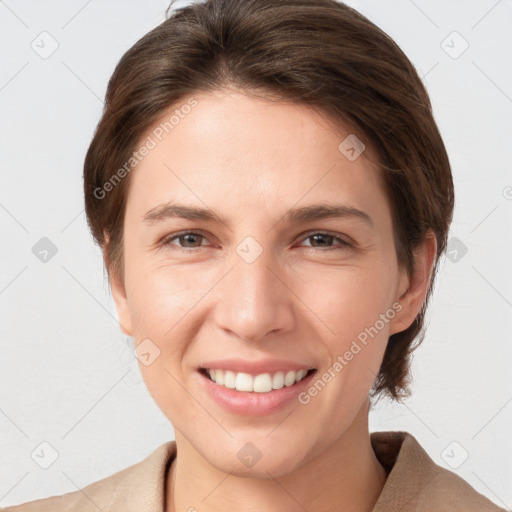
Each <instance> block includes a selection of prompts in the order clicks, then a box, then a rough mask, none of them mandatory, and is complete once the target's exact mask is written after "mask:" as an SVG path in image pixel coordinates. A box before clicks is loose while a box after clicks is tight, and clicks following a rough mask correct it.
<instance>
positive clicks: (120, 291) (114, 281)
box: [102, 236, 133, 336]
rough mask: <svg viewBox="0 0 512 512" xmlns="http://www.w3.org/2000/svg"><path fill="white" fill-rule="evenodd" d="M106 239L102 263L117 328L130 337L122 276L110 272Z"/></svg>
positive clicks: (128, 313)
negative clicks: (105, 270) (106, 274)
mask: <svg viewBox="0 0 512 512" xmlns="http://www.w3.org/2000/svg"><path fill="white" fill-rule="evenodd" d="M107 247H108V237H107V236H105V243H104V245H103V249H102V251H103V262H104V264H105V268H106V269H107V272H108V281H109V284H110V288H111V290H112V297H113V298H114V303H115V305H116V310H117V316H118V318H119V327H120V328H121V331H122V332H123V333H124V334H126V335H127V336H132V335H133V334H132V332H133V329H132V319H131V314H130V308H129V307H128V299H127V296H126V287H125V284H124V279H123V276H118V275H115V273H113V272H111V270H110V260H109V258H108V254H107Z"/></svg>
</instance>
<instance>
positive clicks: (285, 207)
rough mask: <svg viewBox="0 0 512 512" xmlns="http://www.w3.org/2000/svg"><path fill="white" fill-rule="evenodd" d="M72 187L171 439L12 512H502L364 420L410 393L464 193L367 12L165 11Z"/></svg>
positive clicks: (419, 96)
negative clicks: (413, 362) (81, 195)
mask: <svg viewBox="0 0 512 512" xmlns="http://www.w3.org/2000/svg"><path fill="white" fill-rule="evenodd" d="M84 185H85V186H84V190H85V204H86V213H87V218H88V222H89V226H90V228H91V231H92V233H93V235H94V237H95V239H96V241H97V243H98V244H99V245H100V246H101V247H102V250H103V254H104V261H105V266H106V268H107V270H108V274H109V282H110V285H111V288H112V293H113V297H114V300H115V303H116V307H117V311H118V315H119V320H120V325H121V329H122V331H123V332H124V333H125V334H127V335H129V336H133V338H134V339H135V342H136V354H137V357H138V359H139V363H140V369H141V372H142V375H143V377H144V380H145V382H146V385H147V386H148V389H149V391H150V393H151V395H152V397H153V398H154V400H155V402H156V403H157V405H158V406H159V407H160V409H161V410H162V411H163V413H164V414H165V415H166V416H167V417H168V418H169V420H170V421H171V422H172V425H173V427H174V430H175V433H176V441H173V442H168V443H166V444H164V445H162V446H161V447H159V448H158V449H157V450H155V451H154V452H153V453H152V454H151V455H150V456H148V457H147V458H146V459H145V460H143V461H141V462H140V463H138V464H136V465H134V466H131V467H129V468H126V469H125V470H123V471H121V472H119V473H116V474H114V475H112V476H110V477H108V478H106V479H103V480H100V481H98V482H95V483H92V484H90V485H89V486H87V487H85V488H84V489H82V490H80V491H77V492H73V493H69V494H66V495H64V496H60V497H51V498H46V499H43V500H37V501H34V502H31V503H27V504H24V505H21V506H18V507H11V508H8V509H6V510H13V511H24V510H27V511H28V510H31V511H32V510H80V511H85V510H98V509H99V510H102V511H103V512H106V511H113V510H123V511H131V510H133V511H135V510H137V511H139V510H155V511H156V510H158V511H166V512H178V511H195V510H199V511H203V510H204V511H221V510H222V511H229V510H265V511H274V510H289V511H299V510H318V511H325V512H327V511H334V510H336V511H339V510H357V511H371V510H373V511H389V510H408V511H409V510H418V511H419V510H422V511H426V510H450V511H453V510H465V511H471V510H475V511H476V510H478V511H481V510H490V511H491V510H503V509H500V508H498V507H497V506H496V505H494V504H493V503H492V502H491V501H489V500H488V499H487V498H485V497H484V496H482V495H481V494H479V493H477V492H476V491H475V490H474V489H472V488H471V487H470V486H469V485H468V484H467V483H466V482H465V481H464V480H462V479H461V478H460V477H458V476H457V475H455V474H454V473H451V472H449V471H447V470H445V469H443V468H441V467H440V466H437V465H436V464H434V462H433V461H432V460H431V459H430V458H429V456H428V455H427V453H426V452H425V451H424V450H423V448H422V447H421V446H420V445H419V443H418V442H417V441H416V439H415V438H414V437H413V436H411V435H410V434H408V433H405V432H375V433H372V434H370V433H369V431H368V413H369V408H370V406H371V404H372V403H374V401H375V400H376V399H378V398H379V397H381V396H384V395H387V396H389V397H391V398H392V399H395V400H399V399H400V398H401V397H403V396H406V395H407V393H408V370H409V356H410V353H411V351H412V350H413V348H414V347H415V346H416V345H417V342H418V340H419V339H421V334H422V327H423V320H424V315H425V310H426V306H427V303H428V299H429V296H430V294H431V291H432V284H433V279H434V276H435V272H436V269H437V264H438V261H439V258H440V256H441V255H442V254H443V252H444V250H445V247H446V239H447V233H448V228H449V225H450V221H451V217H452V212H453V203H454V198H453V184H452V177H451V170H450V164H449V160H448V156H447V154H446V151H445V147H444V145H443V142H442V139H441V137H440V134H439V131H438V129H437V126H436V124H435V121H434V119H433V116H432V112H431V105H430V102H429V98H428V96H427V93H426V91H425V89H424V86H423V84H422V82H421V80H420V78H419V77H418V75H417V73H416V71H415V69H414V67H413V66H412V64H411V63H410V62H409V60H408V59H407V58H406V56H405V55H404V54H403V53H402V52H401V50H400V49H399V48H398V46H397V45H396V44H395V43H394V42H393V41H392V40H391V39H390V38H389V37H388V36H387V35H386V34H384V33H383V32H382V31H381V30H380V29H378V28H377V27H376V26H375V25H373V24H372V23H371V22H370V21H368V20H367V19H366V18H364V17H363V16H362V15H360V14H359V13H357V12H356V11H354V10H353V9H351V8H349V7H347V6H345V5H343V4H341V3H336V2H334V1H332V0H314V1H309V0H308V1H298V0H297V1H292V0H284V1H281V0H243V1H240V0H210V1H208V2H206V3H204V4H194V5H191V6H189V7H185V8H182V9H179V10H177V11H176V12H174V13H173V14H172V16H170V17H169V19H168V20H167V21H165V22H164V23H162V24H161V25H160V26H159V27H157V28H156V29H154V30H153V31H151V32H150V33H149V34H147V35H146V36H145V37H143V38H142V39H141V40H140V41H139V42H138V43H136V44H135V45H134V46H133V47H132V48H131V49H130V50H129V51H128V52H127V53H126V54H125V55H124V56H123V58H122V59H121V61H120V62H119V64H118V66H117V68H116V70H115V72H114V74H113V76H112V78H111V80H110V82H109V87H108V91H107V97H106V107H105V111H104V113H103V116H102V118H101V120H100V123H99V125H98V128H97V131H96V133H95V135H94V139H93V140H92V142H91V145H90V148H89V151H88V153H87V157H86V161H85V167H84ZM415 341H416V345H413V342H415Z"/></svg>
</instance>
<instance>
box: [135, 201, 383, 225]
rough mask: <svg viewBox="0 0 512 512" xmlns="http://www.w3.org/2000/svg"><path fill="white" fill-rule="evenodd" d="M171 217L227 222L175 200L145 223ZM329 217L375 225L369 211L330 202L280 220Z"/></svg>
mask: <svg viewBox="0 0 512 512" xmlns="http://www.w3.org/2000/svg"><path fill="white" fill-rule="evenodd" d="M170 218H181V219H188V220H197V221H205V222H216V223H220V224H226V220H225V219H224V218H223V217H220V216H219V215H217V214H216V213H215V212H214V211H213V210H211V209H209V208H201V207H197V206H187V205H184V204H178V203H174V202H169V203H165V204H161V205H159V206H156V207H155V208H152V209H151V210H149V211H148V212H146V214H145V215H144V223H145V224H156V223H158V222H162V221H164V220H166V219H170ZM329 218H356V219H360V220H363V221H364V222H366V223H367V224H369V225H370V226H373V220H372V218H371V217H370V215H368V213H366V212H364V211H362V210H359V209H357V208H354V207H351V206H346V205H342V204H329V203H326V204H312V205H309V206H303V207H300V208H294V209H291V210H289V211H288V212H287V213H286V214H285V215H284V216H283V217H282V218H281V219H280V220H279V221H278V222H281V221H282V220H284V221H285V222H287V223H290V224H300V223H307V222H310V221H314V220H322V219H329Z"/></svg>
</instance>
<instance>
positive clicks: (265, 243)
mask: <svg viewBox="0 0 512 512" xmlns="http://www.w3.org/2000/svg"><path fill="white" fill-rule="evenodd" d="M183 104H186V101H184V102H183ZM189 105H192V107H191V108H182V109H181V110H180V105H178V106H177V107H174V108H173V109H172V111H171V112H170V113H166V114H165V115H164V116H162V122H165V121H168V120H169V118H170V116H171V115H172V113H173V111H174V110H175V109H178V110H180V112H181V115H179V116H176V118H175V119H174V123H173V125H172V129H169V126H167V131H168V134H166V133H165V130H163V134H162V128H161V126H160V128H158V126H157V125H155V128H154V129H152V131H150V132H149V133H148V135H149V136H150V137H151V138H152V140H154V141H155V147H153V148H152V149H151V150H150V151H149V152H148V154H147V155H146V156H145V157H144V158H143V159H142V160H141V162H140V163H139V164H138V165H137V167H136V168H135V169H134V170H133V171H132V175H131V178H130V179H131V183H130V189H129V193H128V198H127V207H126V214H125V222H124V247H123V250H124V268H125V274H124V281H115V282H114V283H113V285H112V287H113V293H114V298H115V301H116V305H117V308H118V313H119V317H120V322H121V324H122V326H123V330H124V332H126V333H127V334H129V335H131V336H133V337H134V339H135V343H136V345H138V346H139V347H140V348H139V355H141V354H144V355H143V356H142V357H140V363H139V365H140V369H141V372H142V375H143V378H144V380H145V382H146V385H147V386H148V389H149V391H150V393H151V395H152V396H153V398H154V400H155V402H156V403H157V405H158V406H159V407H160V409H161V410H162V411H163V413H164V414H165V415H166V416H167V417H168V418H169V420H170V421H171V422H172V424H173V426H174V428H175V431H176V436H177V440H178V436H179V438H180V439H183V440H186V442H187V443H188V444H189V445H190V446H192V447H193V448H194V450H195V451H196V453H197V454H199V455H200V457H201V458H203V459H204V460H206V461H208V463H210V464H212V465H213V466H215V467H216V468H219V469H221V470H222V471H225V472H233V473H240V474H250V475H263V476H264V475H265V472H266V471H270V472H271V473H272V474H274V475H280V474H284V473H286V472H289V471H291V470H293V469H294V468H298V467H300V466H301V464H304V463H305V462H306V461H308V460H312V459H313V458H315V457H316V456H317V455H318V454H320V453H322V452H323V451H325V450H327V449H328V448H329V447H330V446H333V445H334V444H335V443H336V442H337V441H338V440H339V439H341V438H342V436H343V435H344V434H345V433H346V432H348V431H349V429H350V428H351V426H352V425H353V423H354V421H355V419H356V418H358V417H360V415H361V414H366V415H367V410H366V403H367V396H368V391H369V389H370V388H371V386H372V383H373V381H374V380H375V376H376V375H377V373H378V370H379V366H380V363H381V361H382V358H383V354H384V350H385V348H386V344H387V340H388V337H389V336H390V334H393V333H394V332H398V331H401V330H403V329H405V328H406V327H408V325H409V324H410V323H411V322H412V320H413V319H414V317H415V315H416V313H417V310H418V308H419V305H420V304H421V300H418V301H416V302H414V301H413V300H409V298H408V297H409V296H408V295H407V290H408V287H409V286H410V284H411V281H410V279H409V278H408V277H407V276H406V275H405V273H404V271H402V270H401V269H400V267H399V266H398V263H397V257H396V252H395V246H394V242H393V226H392V220H391V212H390V207H389V203H388V200H387V198H386V195H385V192H384V188H383V184H382V180H381V176H380V174H379V172H378V169H377V167H376V165H373V164H372V163H371V161H374V162H376V161H377V159H376V156H375V154H374V153H372V152H371V149H370V146H369V143H368V141H367V144H366V149H365V150H364V152H363V153H362V154H361V156H359V157H358V158H355V159H354V158H353V156H354V155H353V153H354V152H351V151H350V149H349V150H348V152H347V150H346V146H343V145H342V149H341V150H340V149H339V146H340V143H342V141H343V140H344V139H345V138H346V137H347V136H348V135H349V134H350V132H349V131H347V130H343V129H342V128H341V127H339V126H337V127H335V126H334V125H333V124H331V123H330V122H329V121H328V120H327V119H326V118H325V117H323V116H321V115H320V114H319V113H316V112H315V111H313V110H311V109H309V108H308V107H305V106H299V105H296V104H289V103H283V102H271V101H267V100H263V99H259V98H254V97H249V96H246V95H244V94H242V93H239V92H233V91H229V92H228V91H224V92H221V91H217V92H215V93H208V94H206V93H204V94H196V95H194V101H192V102H189ZM184 112H186V114H184ZM176 119H179V121H178V122H176ZM146 137H147V136H146ZM159 139H161V140H159ZM148 140H149V139H147V138H145V141H146V142H147V141H148ZM349 141H350V139H349ZM363 142H364V141H363ZM345 144H347V143H345ZM150 145H151V146H153V144H152V143H151V144H150ZM343 148H345V150H344V149H343ZM356 149H357V148H356ZM347 155H348V156H350V157H351V158H347ZM329 208H331V209H333V210H328V209H329ZM335 209H337V210H336V211H334V210H335ZM327 211H330V212H331V213H330V214H329V215H325V213H326V212H327ZM333 211H334V213H333ZM139 344H140V345H139ZM208 370H212V372H211V375H212V377H213V379H215V380H216V381H218V382H214V381H213V380H211V377H210V376H209V373H210V372H209V371H208ZM301 370H303V371H301ZM301 378H302V380H301ZM292 382H295V383H294V384H292ZM233 386H234V387H235V389H233ZM274 388H276V389H274ZM251 389H252V390H253V391H251ZM270 389H272V390H271V391H270ZM315 390H316V391H315ZM361 411H363V413H361ZM248 443H251V444H248ZM178 446H179V444H178ZM244 450H245V451H244ZM259 454H261V455H262V457H261V460H260V461H259V462H258V463H257V464H255V465H254V466H251V463H250V462H247V463H246V462H244V461H246V460H247V461H249V460H250V456H255V457H259ZM247 456H249V458H247Z"/></svg>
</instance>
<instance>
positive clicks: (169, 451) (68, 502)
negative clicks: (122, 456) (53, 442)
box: [0, 441, 176, 512]
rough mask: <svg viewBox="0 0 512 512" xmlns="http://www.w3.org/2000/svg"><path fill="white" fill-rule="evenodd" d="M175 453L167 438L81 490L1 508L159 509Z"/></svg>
mask: <svg viewBox="0 0 512 512" xmlns="http://www.w3.org/2000/svg"><path fill="white" fill-rule="evenodd" d="M175 455H176V442H175V441H168V442H167V443H164V444H162V445H161V446H159V447H158V448H156V449H155V450H154V451H153V452H152V453H151V454H150V455H148V456H147V457H146V458H145V459H143V460H141V461H140V462H137V463H136V464H133V465H132V466H129V467H127V468H125V469H123V470H121V471H118V472H117V473H114V474H113V475H110V476H108V477H107V478H104V479H102V480H98V481H96V482H93V483H91V484H89V485H87V486H86V487H84V488H82V489H79V490H77V491H73V492H69V493H67V494H63V495H60V496H50V497H48V498H43V499H39V500H34V501H30V502H27V503H23V504H21V505H16V506H11V507H7V508H0V512H50V511H51V512H57V511H59V512H66V511H69V512H71V511H77V510H80V512H98V510H101V511H102V512H114V511H118V510H122V511H123V512H132V511H133V512H135V511H137V512H139V511H140V510H153V509H155V510H157V509H158V508H159V507H160V506H161V504H162V503H163V501H164V498H165V480H166V474H167V470H168V467H169V465H170V463H171V462H172V460H173V459H174V457H175Z"/></svg>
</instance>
